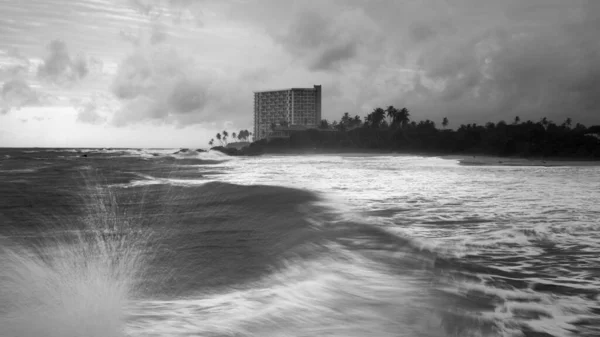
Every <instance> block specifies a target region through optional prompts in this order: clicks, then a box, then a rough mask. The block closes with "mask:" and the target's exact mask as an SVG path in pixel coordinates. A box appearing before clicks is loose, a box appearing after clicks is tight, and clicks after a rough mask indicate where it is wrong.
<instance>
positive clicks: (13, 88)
mask: <svg viewBox="0 0 600 337" xmlns="http://www.w3.org/2000/svg"><path fill="white" fill-rule="evenodd" d="M1 93H2V95H1V96H0V97H1V98H2V101H1V102H0V103H1V104H0V108H1V110H0V111H1V112H2V113H3V114H6V113H8V112H9V111H10V109H11V108H17V109H18V108H21V107H24V106H32V105H39V104H40V96H39V94H38V92H37V91H35V90H34V89H32V88H31V87H30V86H29V84H27V82H25V81H24V80H21V79H13V80H10V81H7V82H4V84H3V85H2V92H1Z"/></svg>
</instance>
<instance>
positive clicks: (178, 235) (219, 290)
mask: <svg viewBox="0 0 600 337" xmlns="http://www.w3.org/2000/svg"><path fill="white" fill-rule="evenodd" d="M139 174H141V175H142V177H143V178H144V179H146V180H148V181H156V180H157V179H158V178H156V175H155V174H154V175H151V174H144V173H139ZM83 192H84V195H83V197H84V198H87V201H86V202H85V203H82V204H81V207H82V213H81V214H80V215H78V216H74V217H71V218H61V220H62V223H61V224H60V225H56V226H55V227H56V228H54V227H52V226H50V228H44V229H42V230H41V231H42V234H43V238H42V239H40V240H33V243H31V242H29V241H27V240H30V238H31V237H23V238H21V239H19V240H25V241H27V242H26V243H23V244H16V243H14V242H13V243H11V244H7V245H3V246H2V247H3V252H2V254H0V258H1V259H2V260H1V261H2V264H3V266H6V268H2V270H0V279H1V280H2V282H1V283H0V284H1V286H0V335H2V336H4V335H6V336H41V335H45V336H50V337H55V336H56V337H58V336H80V335H87V336H92V337H93V336H109V337H117V336H164V335H169V336H177V335H181V336H183V335H190V334H206V335H256V336H280V335H290V336H306V335H330V336H364V335H378V336H398V335H404V336H448V335H459V336H498V335H504V336H510V335H511V334H512V333H516V332H515V331H525V330H526V329H534V330H537V331H547V332H548V333H552V334H554V335H560V333H556V331H559V330H561V329H563V330H564V329H566V328H569V327H570V325H565V324H566V323H565V322H571V323H572V321H573V320H574V319H585V318H587V316H585V315H584V314H583V313H580V312H578V313H576V314H564V313H563V315H562V316H561V315H560V313H559V312H558V311H557V310H562V309H565V308H568V306H569V302H568V300H567V299H566V298H560V299H558V300H556V299H553V298H552V296H551V294H544V293H543V292H541V291H539V289H538V290H536V289H533V288H529V285H528V284H527V283H525V284H524V285H523V286H521V287H520V288H519V287H516V286H511V285H510V284H508V283H505V284H503V285H502V286H501V285H500V282H499V281H498V280H499V279H500V278H505V279H507V278H510V277H511V276H517V277H515V278H521V279H523V278H522V277H521V275H516V274H515V273H513V272H511V271H504V272H503V271H502V270H500V269H496V268H495V266H494V265H491V266H490V265H489V264H491V263H490V261H493V259H490V260H481V261H477V260H473V259H469V258H467V257H465V258H456V257H454V256H447V255H445V254H444V253H443V252H440V251H439V250H437V249H435V248H431V247H430V248H424V247H423V245H422V243H421V242H420V241H415V240H413V239H409V238H407V237H403V236H401V235H398V234H395V233H393V232H391V231H390V230H387V229H384V228H382V226H381V224H378V223H377V222H376V220H373V222H369V221H366V220H365V219H364V218H361V216H360V214H358V213H351V215H350V216H343V214H348V213H350V212H348V213H347V212H346V211H347V209H345V208H340V207H337V208H336V204H338V203H340V202H341V200H336V201H333V202H332V201H331V200H323V199H322V196H320V195H318V194H315V193H313V192H310V191H306V190H297V189H291V188H283V187H277V186H261V185H249V186H241V185H235V184H227V183H220V182H211V181H209V182H205V183H203V184H202V185H198V186H189V185H187V186H179V185H177V184H164V183H161V184H156V185H149V186H131V188H128V189H111V188H88V189H87V190H84V191H83ZM54 198H55V199H58V198H60V196H59V195H55V196H54ZM61 202H62V201H60V200H57V201H56V203H57V204H60V203H61ZM340 209H341V210H343V211H342V214H340ZM49 234H51V235H49ZM13 241H14V240H13ZM423 241H426V240H423ZM18 242H20V241H18ZM493 280H495V281H498V283H496V285H494V284H493V283H492V281H493ZM531 281H535V280H533V279H532V280H531ZM538 283H539V282H538ZM570 300H572V298H571V299H570ZM554 305H558V308H561V309H556V310H554V309H550V308H551V307H552V306H554ZM553 310H554V311H553ZM536 312H537V314H536ZM552 318H556V319H560V320H559V321H557V322H556V323H551V322H550V320H551V319H552ZM540 320H545V321H544V324H545V326H544V327H539V326H538V325H537V324H538V321H540ZM32 321H35V322H36V324H31V322H32ZM571 323H569V324H571ZM592 335H593V334H590V336H592Z"/></svg>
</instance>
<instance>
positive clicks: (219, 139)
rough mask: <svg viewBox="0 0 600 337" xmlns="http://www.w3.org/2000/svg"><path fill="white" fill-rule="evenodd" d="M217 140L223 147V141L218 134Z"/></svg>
mask: <svg viewBox="0 0 600 337" xmlns="http://www.w3.org/2000/svg"><path fill="white" fill-rule="evenodd" d="M217 140H218V141H219V143H221V145H223V140H222V139H221V134H220V133H218V132H217Z"/></svg>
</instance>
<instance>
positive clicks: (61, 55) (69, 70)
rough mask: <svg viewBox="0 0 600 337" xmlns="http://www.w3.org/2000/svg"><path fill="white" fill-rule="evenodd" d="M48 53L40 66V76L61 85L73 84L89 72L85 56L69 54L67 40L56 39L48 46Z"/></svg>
mask: <svg viewBox="0 0 600 337" xmlns="http://www.w3.org/2000/svg"><path fill="white" fill-rule="evenodd" d="M47 49H48V55H47V56H46V58H45V59H44V61H43V63H42V64H41V65H40V67H39V68H38V77H39V78H40V79H42V80H46V81H49V82H52V83H55V84H59V85H68V84H72V83H74V82H76V81H78V80H81V79H83V78H84V77H86V76H87V75H88V73H89V69H88V64H87V61H86V59H85V58H83V57H80V56H78V57H75V58H72V57H71V56H70V55H69V51H68V48H67V45H66V44H65V42H63V41H60V40H54V41H52V42H50V44H49V45H48V47H47Z"/></svg>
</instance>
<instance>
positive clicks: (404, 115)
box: [397, 108, 410, 127]
mask: <svg viewBox="0 0 600 337" xmlns="http://www.w3.org/2000/svg"><path fill="white" fill-rule="evenodd" d="M397 116H398V117H397V118H398V123H400V125H402V126H403V127H404V126H406V125H407V124H408V122H409V121H410V118H409V117H410V114H409V111H408V109H407V108H402V109H400V111H398V113H397Z"/></svg>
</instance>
